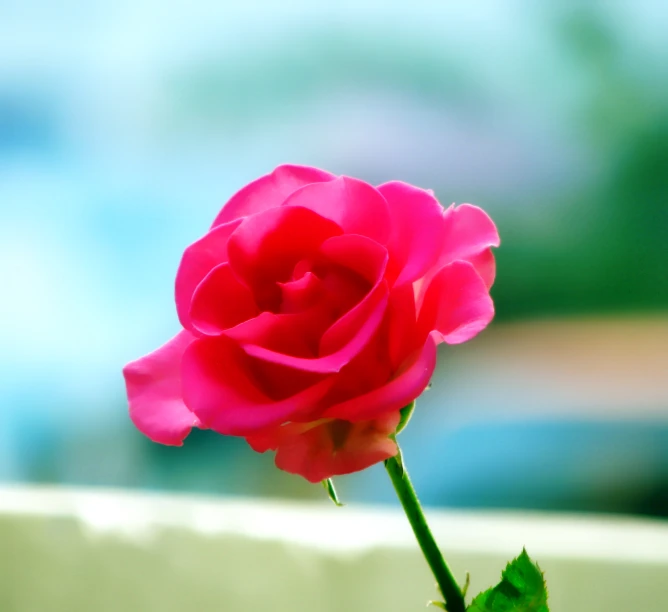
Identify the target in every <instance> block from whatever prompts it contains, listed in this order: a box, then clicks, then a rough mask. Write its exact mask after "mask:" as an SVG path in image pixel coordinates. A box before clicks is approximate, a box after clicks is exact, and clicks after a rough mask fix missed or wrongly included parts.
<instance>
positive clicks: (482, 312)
mask: <svg viewBox="0 0 668 612" xmlns="http://www.w3.org/2000/svg"><path fill="white" fill-rule="evenodd" d="M493 317H494V303H493V302H492V298H491V297H490V296H489V292H488V289H487V285H486V284H485V282H484V281H483V279H482V278H481V277H480V275H479V274H478V273H477V272H476V270H475V268H474V267H473V265H472V264H470V263H468V262H465V261H455V262H453V263H451V264H449V265H447V266H445V267H443V268H442V269H441V270H439V271H438V272H437V273H436V275H435V276H434V278H433V279H432V280H431V283H430V284H429V286H428V287H427V289H426V292H425V295H424V300H423V302H422V307H421V309H420V313H419V315H418V331H419V334H420V335H421V336H425V335H427V334H429V333H430V332H432V331H435V332H438V334H439V335H440V337H441V339H442V340H443V341H444V342H447V343H448V344H459V343H461V342H466V341H467V340H470V339H471V338H473V336H475V335H476V334H478V332H480V331H482V330H483V329H485V327H487V325H488V324H489V322H490V321H491V320H492V318H493Z"/></svg>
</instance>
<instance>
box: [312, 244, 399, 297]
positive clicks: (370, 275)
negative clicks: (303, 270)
mask: <svg viewBox="0 0 668 612" xmlns="http://www.w3.org/2000/svg"><path fill="white" fill-rule="evenodd" d="M320 253H321V254H323V255H324V256H325V257H326V259H327V261H328V262H330V263H335V264H338V265H341V266H343V267H345V268H347V269H349V270H352V271H353V272H356V273H357V274H359V275H360V276H361V277H362V278H363V279H365V280H366V281H367V282H368V283H369V286H373V285H375V284H377V283H378V282H379V281H380V279H381V278H383V274H384V273H385V268H386V266H387V260H388V253H387V249H386V248H385V247H384V246H382V245H380V244H378V243H377V242H376V241H374V240H371V239H370V238H367V237H366V236H359V235H357V234H344V235H343V236H334V237H333V238H329V239H328V240H325V241H324V242H323V243H322V245H321V246H320Z"/></svg>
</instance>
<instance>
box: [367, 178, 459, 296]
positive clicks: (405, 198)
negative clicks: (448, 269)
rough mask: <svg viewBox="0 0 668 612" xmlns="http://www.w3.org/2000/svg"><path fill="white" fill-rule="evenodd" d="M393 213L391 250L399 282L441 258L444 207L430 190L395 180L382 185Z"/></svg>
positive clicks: (392, 264) (426, 269)
mask: <svg viewBox="0 0 668 612" xmlns="http://www.w3.org/2000/svg"><path fill="white" fill-rule="evenodd" d="M377 189H378V191H379V192H380V193H382V194H383V196H384V197H385V200H386V201H387V204H388V206H389V209H390V214H391V216H392V234H391V236H390V241H389V245H388V249H389V251H390V254H391V272H392V274H393V276H396V281H395V284H396V285H401V284H403V283H406V282H412V281H414V280H416V279H418V278H420V277H422V276H424V274H426V273H427V271H428V270H429V269H430V268H432V267H433V266H434V264H435V263H436V262H437V261H438V258H439V255H440V253H441V250H442V249H443V245H444V243H445V235H446V223H445V217H444V216H443V212H444V211H443V207H442V206H441V205H440V204H439V202H438V200H437V199H436V198H435V197H434V196H433V195H432V194H431V193H429V192H428V191H425V190H424V189H418V188H417V187H413V186H412V185H408V184H407V183H402V182H399V181H392V182H390V183H385V184H383V185H380V186H379V187H378V188H377Z"/></svg>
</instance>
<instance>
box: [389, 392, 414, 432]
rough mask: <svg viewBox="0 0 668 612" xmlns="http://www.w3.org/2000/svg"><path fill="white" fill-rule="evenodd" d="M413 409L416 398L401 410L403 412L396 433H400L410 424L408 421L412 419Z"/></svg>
mask: <svg viewBox="0 0 668 612" xmlns="http://www.w3.org/2000/svg"><path fill="white" fill-rule="evenodd" d="M413 410H415V400H413V401H412V402H411V403H410V404H408V405H407V406H404V407H403V408H402V409H401V410H400V411H399V412H400V414H401V418H400V419H399V425H397V430H396V431H395V432H394V433H395V435H396V434H398V433H401V431H402V430H403V429H404V427H406V425H408V421H410V420H411V416H413Z"/></svg>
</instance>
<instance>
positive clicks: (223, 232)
mask: <svg viewBox="0 0 668 612" xmlns="http://www.w3.org/2000/svg"><path fill="white" fill-rule="evenodd" d="M240 223H241V220H236V221H231V222H230V223H226V224H225V225H219V226H218V227H216V228H215V229H212V230H211V231H210V232H209V233H208V234H206V235H205V236H203V237H202V238H200V239H199V240H198V241H197V242H194V243H193V244H191V245H190V246H189V247H188V248H187V249H186V250H185V252H184V253H183V257H182V258H181V264H180V265H179V269H178V271H177V273H176V286H175V292H174V293H175V297H176V312H177V313H178V315H179V321H180V322H181V325H183V327H185V328H186V329H189V330H191V331H194V330H193V327H192V325H191V322H190V306H191V303H192V298H193V294H194V293H195V289H196V288H197V285H199V284H200V283H201V282H202V280H204V277H205V276H206V275H207V274H208V273H209V272H211V270H213V268H215V267H216V266H218V265H220V264H221V263H226V262H227V242H228V240H229V238H230V236H231V235H232V232H234V230H235V229H236V228H237V227H238V226H239V224H240Z"/></svg>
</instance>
